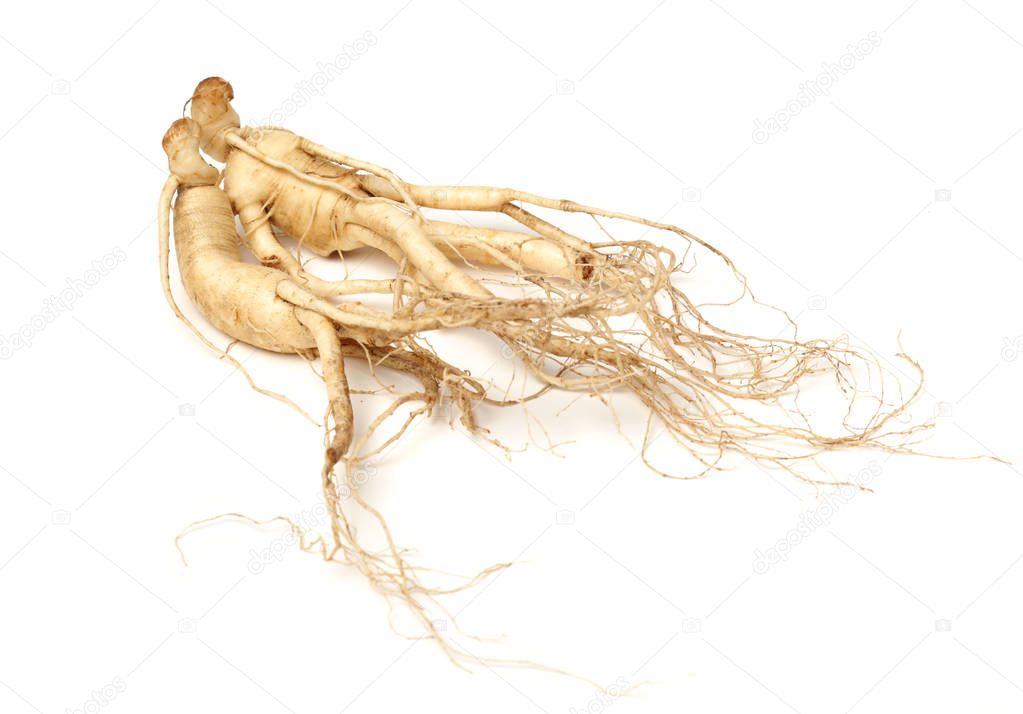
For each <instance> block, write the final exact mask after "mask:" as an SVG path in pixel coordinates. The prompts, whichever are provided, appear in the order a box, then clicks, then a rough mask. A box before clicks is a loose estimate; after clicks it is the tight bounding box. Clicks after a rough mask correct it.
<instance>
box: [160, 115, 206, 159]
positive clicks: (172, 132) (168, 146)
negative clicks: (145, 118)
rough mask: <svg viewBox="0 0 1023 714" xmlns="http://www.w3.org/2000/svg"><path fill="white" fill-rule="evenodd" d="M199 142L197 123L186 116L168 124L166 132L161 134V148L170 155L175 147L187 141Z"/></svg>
mask: <svg viewBox="0 0 1023 714" xmlns="http://www.w3.org/2000/svg"><path fill="white" fill-rule="evenodd" d="M190 141H191V142H195V144H196V145H197V146H198V143H199V125H198V124H197V123H196V122H195V121H194V120H192V119H189V118H187V117H185V118H182V119H178V120H177V121H176V122H174V123H173V124H171V125H170V128H169V129H167V133H166V134H164V135H163V150H164V152H165V153H166V154H167V155H168V156H170V155H171V154H172V153H173V152H174V151H175V150H176V149H177V148H179V147H182V146H184V145H186V144H187V143H188V142H190Z"/></svg>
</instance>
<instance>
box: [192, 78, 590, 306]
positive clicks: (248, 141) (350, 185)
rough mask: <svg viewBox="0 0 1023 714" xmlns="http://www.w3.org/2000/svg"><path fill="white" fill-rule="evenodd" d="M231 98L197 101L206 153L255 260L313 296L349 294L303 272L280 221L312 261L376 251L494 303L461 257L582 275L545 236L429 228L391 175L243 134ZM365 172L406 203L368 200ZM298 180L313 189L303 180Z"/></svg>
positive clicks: (222, 85) (269, 137)
mask: <svg viewBox="0 0 1023 714" xmlns="http://www.w3.org/2000/svg"><path fill="white" fill-rule="evenodd" d="M232 98H233V90H232V89H231V86H230V84H228V83H227V82H226V81H224V80H222V79H220V78H216V77H211V78H209V79H206V80H203V82H201V83H200V84H199V85H198V87H197V88H196V90H195V92H194V93H193V97H192V100H191V111H192V116H193V118H195V119H196V120H197V121H198V122H199V123H200V125H201V126H202V132H203V133H202V142H203V148H204V149H205V150H206V151H207V152H208V153H210V154H211V156H213V157H214V158H216V159H218V160H221V161H224V162H225V163H226V168H225V171H224V176H225V182H224V186H225V190H226V191H227V193H228V195H229V196H230V198H231V201H232V204H233V206H234V209H235V212H236V213H238V215H239V217H240V218H241V219H242V223H243V226H244V227H245V230H246V235H247V237H248V240H249V243H250V246H251V248H252V250H253V252H254V253H255V254H256V255H257V257H259V258H260V260H262V261H263V262H264V263H266V264H268V265H275V266H279V267H281V268H282V269H283V270H285V271H286V272H288V273H289V274H290V275H291V276H292V277H293V278H294V279H296V281H297V282H299V284H302V285H303V286H304V287H307V288H308V289H309V290H310V291H312V292H315V293H317V294H319V295H321V296H324V297H330V296H334V295H337V294H340V293H339V292H338V291H339V288H338V286H337V285H336V284H331V283H327V282H325V281H322V280H319V279H318V278H316V277H315V276H311V275H309V274H307V273H305V271H303V270H302V268H301V265H300V264H299V263H298V262H297V260H295V258H294V257H293V256H291V254H290V253H288V252H287V251H285V250H284V249H283V247H281V245H280V243H279V241H278V240H277V238H276V237H275V236H274V234H273V232H272V231H271V230H270V227H269V223H270V222H271V221H272V223H273V224H274V225H276V226H278V227H279V228H280V229H281V230H283V231H284V232H285V233H287V234H289V235H291V236H293V237H296V238H298V239H299V240H300V241H301V243H302V245H303V247H306V248H308V249H309V250H311V251H312V252H313V253H316V254H319V255H329V254H330V253H332V252H334V251H344V250H350V249H352V248H355V247H359V246H370V247H373V248H377V249H380V250H382V251H384V252H385V253H386V254H387V255H389V256H390V257H392V258H393V259H394V260H395V261H396V262H399V263H401V262H403V261H405V260H407V261H408V262H409V263H410V264H411V266H412V267H413V268H414V269H415V270H416V271H418V273H419V274H420V275H422V277H423V278H424V279H425V280H426V281H427V282H428V283H429V284H431V285H433V286H434V287H437V288H439V289H442V290H445V291H448V292H453V293H460V294H465V295H474V296H486V295H488V294H489V293H488V292H487V291H486V289H485V288H483V287H482V286H481V285H480V284H479V283H478V282H477V281H476V280H474V279H472V278H471V277H470V276H469V275H468V274H466V273H465V272H464V271H463V270H461V269H459V268H458V267H457V266H456V265H455V264H454V263H452V262H451V258H452V257H454V258H458V259H461V260H470V261H478V262H481V263H484V264H488V265H495V264H496V265H501V266H504V267H512V268H516V269H518V268H524V269H526V270H530V271H534V272H538V273H541V274H544V275H552V276H562V277H574V276H575V274H576V273H577V272H578V269H577V268H576V262H577V261H576V255H575V254H574V253H573V252H572V251H566V250H564V249H563V248H561V247H560V246H558V245H556V244H547V242H546V241H545V240H544V239H543V238H541V237H539V236H526V235H522V234H518V233H514V232H508V231H493V230H487V229H473V228H470V227H468V226H457V225H455V224H451V223H447V222H444V221H428V220H425V219H424V218H423V217H422V215H421V214H420V213H419V211H418V208H417V207H416V206H415V204H414V202H413V201H412V200H411V197H410V196H409V195H408V194H406V193H405V191H404V188H403V186H404V184H403V183H402V182H400V181H399V180H398V179H397V178H396V177H394V176H393V174H391V173H390V172H389V171H386V170H385V169H381V168H379V167H376V166H374V165H372V164H367V163H365V162H361V161H358V160H356V159H352V158H351V157H348V156H343V155H340V154H337V153H335V152H333V151H331V150H329V149H326V148H325V147H322V146H319V145H318V144H315V143H313V142H311V141H309V140H307V139H303V138H301V137H298V136H296V135H294V134H291V133H290V132H287V131H285V130H282V129H275V128H258V129H253V128H245V129H241V128H240V121H239V119H238V115H237V113H236V112H235V111H234V109H233V108H232V107H231V104H230V101H231V99H232ZM275 162H276V163H275ZM357 170H362V171H369V172H372V173H373V175H376V176H378V177H380V178H381V180H382V181H384V182H385V183H387V184H388V185H389V186H390V187H391V190H392V193H393V195H394V196H396V197H397V198H396V199H395V200H392V199H390V198H372V197H370V196H368V195H367V194H366V192H365V191H363V190H362V189H361V188H359V177H358V175H357V174H356V173H355V172H356V171H357ZM299 173H302V174H304V175H305V176H307V177H314V181H313V182H309V181H304V180H298V179H297V176H298V174H299ZM583 262H584V264H585V262H586V261H585V260H584V261H583Z"/></svg>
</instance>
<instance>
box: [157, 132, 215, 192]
mask: <svg viewBox="0 0 1023 714" xmlns="http://www.w3.org/2000/svg"><path fill="white" fill-rule="evenodd" d="M200 135H201V127H200V126H199V124H198V123H197V122H195V121H194V120H192V119H188V118H183V119H178V120H177V121H175V122H174V123H173V124H171V125H170V128H169V129H168V130H167V133H166V134H164V135H163V150H164V152H165V153H166V154H167V165H168V167H169V168H170V171H171V173H172V174H174V175H175V176H177V177H178V179H179V180H180V181H181V184H182V185H183V186H210V185H213V184H216V183H217V181H218V179H219V176H220V173H219V172H218V171H217V170H216V169H215V168H213V167H212V166H210V165H209V164H207V163H206V162H205V161H204V160H203V158H202V156H201V155H200V154H199V139H200Z"/></svg>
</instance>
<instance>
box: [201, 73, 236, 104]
mask: <svg viewBox="0 0 1023 714" xmlns="http://www.w3.org/2000/svg"><path fill="white" fill-rule="evenodd" d="M192 96H193V97H198V96H204V97H210V98H218V99H221V100H222V101H225V102H229V101H231V100H232V99H234V88H233V87H232V86H231V83H230V82H228V81H227V80H226V79H224V78H223V77H207V78H206V79H204V80H203V81H201V82H199V84H197V85H196V87H195V91H194V92H192Z"/></svg>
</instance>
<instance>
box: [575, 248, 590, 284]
mask: <svg viewBox="0 0 1023 714" xmlns="http://www.w3.org/2000/svg"><path fill="white" fill-rule="evenodd" d="M576 265H577V266H578V267H579V277H581V278H582V279H583V280H589V279H590V278H592V277H593V258H592V257H591V256H589V255H586V254H585V253H580V254H579V256H578V257H577V258H576Z"/></svg>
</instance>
